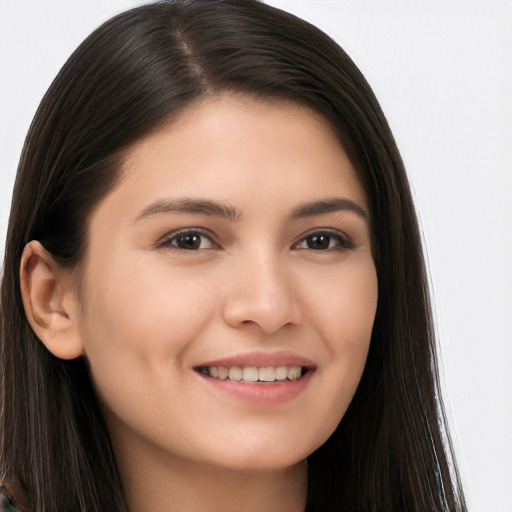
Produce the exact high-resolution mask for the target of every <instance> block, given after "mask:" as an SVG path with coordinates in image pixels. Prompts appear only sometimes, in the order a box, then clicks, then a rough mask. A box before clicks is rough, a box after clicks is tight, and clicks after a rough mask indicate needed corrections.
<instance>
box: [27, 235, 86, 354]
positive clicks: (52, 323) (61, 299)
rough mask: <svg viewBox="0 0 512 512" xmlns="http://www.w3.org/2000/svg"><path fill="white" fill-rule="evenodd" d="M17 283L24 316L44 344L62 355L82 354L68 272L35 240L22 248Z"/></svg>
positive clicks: (73, 294)
mask: <svg viewBox="0 0 512 512" xmlns="http://www.w3.org/2000/svg"><path fill="white" fill-rule="evenodd" d="M20 285H21V295H22V298H23V306H24V308H25V314H26V315H27V320H28V322H29V324H30V326H31V327H32V329H33V331H34V333H35V334H36V336H37V337H38V338H39V339H40V340H41V341H42V342H43V343H44V345H45V346H46V348H47V349H48V350H49V351H50V352H51V353H52V354H53V355H55V356H56V357H59V358H61V359H75V358H77V357H80V356H81V355H83V345H82V340H81V338H80V334H79V329H78V325H77V321H78V315H77V311H78V303H77V299H76V296H75V292H74V289H73V286H72V278H71V275H70V272H69V270H67V269H64V268H62V267H61V266H60V265H59V264H58V263H56V262H55V261H54V259H53V258H52V257H51V256H50V255H49V254H48V252H47V251H46V250H45V249H44V247H43V246H42V245H41V244H40V243H39V242H37V241H32V242H30V243H28V244H27V245H26V246H25V249H24V251H23V255H22V257H21V265H20Z"/></svg>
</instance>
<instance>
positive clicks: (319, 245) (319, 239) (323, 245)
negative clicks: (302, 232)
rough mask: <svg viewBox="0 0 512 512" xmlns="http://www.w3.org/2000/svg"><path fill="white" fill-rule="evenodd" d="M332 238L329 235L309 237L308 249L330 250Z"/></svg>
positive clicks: (307, 239)
mask: <svg viewBox="0 0 512 512" xmlns="http://www.w3.org/2000/svg"><path fill="white" fill-rule="evenodd" d="M331 238H332V237H331V236H328V235H313V236H308V237H307V238H306V244H307V246H308V249H314V250H316V251H321V250H325V249H329V246H330V244H331Z"/></svg>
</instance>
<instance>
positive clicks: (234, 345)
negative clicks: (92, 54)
mask: <svg viewBox="0 0 512 512" xmlns="http://www.w3.org/2000/svg"><path fill="white" fill-rule="evenodd" d="M366 212H367V202H366V197H365V193H364V191H363V189H362V187H361V185H360V183H359V181H358V179H357V177H356V174H355V171H354V169H353V167H352V165H351V163H350V161H349V160H348V158H347V155H346V154H345V152H344V150H343V148H342V147H341V145H340V144H339V142H338V140H337V139H336V137H335V135H334V133H333V132H332V131H331V129H330V127H329V126H328V124H327V123H326V122H325V121H324V120H323V119H322V118H321V117H320V116H319V115H317V114H316V113H313V112H312V111H310V110H308V109H306V108H304V107H300V106H297V105H294V104H290V103H271V102H264V101H261V100H251V99H247V98H240V97H234V96H221V97H220V98H217V99H215V100H208V101H206V102H203V103H200V104H198V105H196V106H194V107H193V108H191V109H189V110H188V111H187V112H186V113H185V114H184V115H183V116H182V117H181V118H180V119H179V120H178V121H175V122H173V123H172V124H170V125H168V126H167V127H165V128H164V129H162V130H161V131H159V132H157V133H155V134H153V135H151V136H149V137H147V138H146V139H144V140H142V141H141V142H139V143H138V144H137V145H136V146H134V147H133V148H132V150H131V151H130V152H129V154H128V156H127V158H126V161H125V164H124V174H123V178H122V179H121V180H120V183H119V184H118V186H117V188H115V189H114V190H113V191H112V192H111V193H110V194H109V195H108V196H107V197H106V198H105V199H104V200H103V201H102V202H101V203H100V204H99V206H98V207H97V208H96V210H95V211H94V212H93V214H92V217H91V220H90V240H89V247H88V255H87V262H86V266H85V270H84V279H83V288H82V292H81V301H82V303H81V310H82V313H83V314H82V316H81V320H80V327H79V329H80V337H81V340H82V344H83V349H84V353H85V357H86V359H87V361H88V364H89V367H90V371H91V375H92V379H93V382H94V385H95V387H96V389H97V391H98V394H99V396H100V399H101V401H102V403H103V405H104V409H105V416H106V419H107V424H108V428H109V430H110V434H111V436H112V439H113V442H114V446H115V447H116V446H118V447H122V446H125V447H126V446H129V447H131V449H133V452H134V453H135V452H137V453H146V454H152V455H151V456H155V457H161V458H162V460H164V459H166V460H186V461H189V462H198V463H205V464H209V465H214V466H215V465H216V466H223V467H229V468H253V469H254V468H259V469H271V468H284V467H289V466H291V465H293V464H295V463H297V462H299V461H301V460H303V459H305V458H306V457H307V456H308V455H309V454H311V453H312V452H313V451H314V450H315V449H316V448H317V447H319V446H320V445H321V444H322V443H323V442H324V441H326V439H327V438H328V437H329V436H330V434H331V433H332V432H333V431H334V429H335V428H336V426H337V425H338V423H339V421H340V419H341V418H342V416H343V414H344V412H345V410H346V408H347V406H348V405H349V402H350V401H351V399H352V396H353V394H354V392H355V389H356V387H357V385H358V382H359V380H360V377H361V373H362V371H363V367H364V364H365V360H366V356H367V352H368V347H369V341H370V335H371V330H372V324H373V319H374V315H375V310H376V303H377V279H376V274H375V267H374V263H373V259H372V252H371V242H370V228H369V222H368V217H367V213H366ZM240 379H242V380H240Z"/></svg>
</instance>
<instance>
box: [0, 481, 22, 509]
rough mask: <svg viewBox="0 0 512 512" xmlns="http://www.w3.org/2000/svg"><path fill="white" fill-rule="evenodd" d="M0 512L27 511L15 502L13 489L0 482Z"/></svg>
mask: <svg viewBox="0 0 512 512" xmlns="http://www.w3.org/2000/svg"><path fill="white" fill-rule="evenodd" d="M0 512H27V510H26V509H24V508H22V507H21V505H20V504H19V503H17V501H16V498H15V495H14V492H13V490H12V489H11V488H10V487H9V486H8V485H7V484H2V483H0Z"/></svg>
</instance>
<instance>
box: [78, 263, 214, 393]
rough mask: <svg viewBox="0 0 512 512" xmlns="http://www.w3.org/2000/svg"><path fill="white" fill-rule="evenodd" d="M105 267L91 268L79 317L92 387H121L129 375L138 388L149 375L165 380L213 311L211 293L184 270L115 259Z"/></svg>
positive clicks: (117, 389)
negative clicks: (107, 269)
mask: <svg viewBox="0 0 512 512" xmlns="http://www.w3.org/2000/svg"><path fill="white" fill-rule="evenodd" d="M110 269H111V271H110V272H108V273H103V274H102V273H100V272H98V271H96V272H95V271H94V269H92V270H91V272H90V275H92V276H95V280H94V282H89V283H88V288H89V289H90V290H94V292H93V293H90V294H89V295H88V297H89V300H88V302H87V307H86V311H85V312H84V318H83V319H82V320H83V321H82V322H81V324H82V339H83V343H84V351H85V355H86V358H87V360H88V362H89V366H90V368H91V373H92V376H93V380H94V381H95V384H96V387H97V388H98V392H99V393H100V395H102V394H103V392H106V393H108V394H109V395H112V396H116V394H117V393H126V389H127V387H129V386H130V385H131V384H130V381H131V382H132V384H135V383H134V382H133V380H134V379H139V380H140V382H139V384H140V386H138V389H143V388H144V386H145V385H149V381H150V380H151V381H154V380H155V377H156V380H157V382H160V383H161V385H162V387H167V386H170V385H171V384H170V382H169V381H170V375H171V374H175V375H176V374H178V373H179V372H180V371H182V370H183V367H184V360H183V359H184V357H185V352H186V349H187V348H189V346H190V343H191V340H193V339H194V337H195V335H196V333H197V332H198V331H200V330H201V329H202V326H203V325H204V324H205V323H207V322H208V321H209V319H210V318H211V316H212V315H213V314H214V310H215V300H216V299H215V295H214V294H213V293H212V291H211V290H209V289H205V285H204V280H201V281H200V282H198V280H197V279H196V280H193V279H190V276H188V275H187V273H186V272H181V273H171V272H169V271H162V269H161V268H158V266H157V265H145V264H141V265H134V264H131V265H130V264H123V262H119V261H118V262H117V263H115V264H113V265H111V266H110ZM164 361H165V365H164V364H163V362H164ZM134 387H135V386H134Z"/></svg>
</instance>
